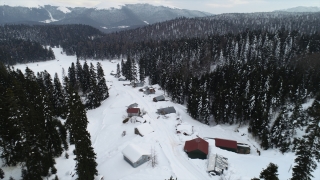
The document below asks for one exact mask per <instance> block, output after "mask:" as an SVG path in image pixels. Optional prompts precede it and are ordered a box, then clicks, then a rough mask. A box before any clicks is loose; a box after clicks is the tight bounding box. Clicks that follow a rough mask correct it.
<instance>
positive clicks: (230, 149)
mask: <svg viewBox="0 0 320 180" xmlns="http://www.w3.org/2000/svg"><path fill="white" fill-rule="evenodd" d="M217 147H218V148H221V149H224V150H227V151H232V152H237V151H238V150H237V149H233V148H226V147H222V146H217Z"/></svg>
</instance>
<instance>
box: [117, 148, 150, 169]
mask: <svg viewBox="0 0 320 180" xmlns="http://www.w3.org/2000/svg"><path fill="white" fill-rule="evenodd" d="M122 154H123V158H124V160H125V161H127V162H128V163H129V164H130V165H131V166H132V167H134V168H136V167H138V166H140V165H141V164H143V163H145V162H147V161H149V159H150V156H151V154H150V153H149V152H148V151H146V150H144V149H142V148H141V147H139V146H137V145H135V144H129V145H128V146H127V147H125V148H124V149H123V150H122Z"/></svg>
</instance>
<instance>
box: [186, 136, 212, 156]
mask: <svg viewBox="0 0 320 180" xmlns="http://www.w3.org/2000/svg"><path fill="white" fill-rule="evenodd" d="M184 151H185V152H186V153H187V154H188V157H189V158H192V159H197V158H198V159H207V155H208V152H209V143H208V142H207V141H205V140H203V139H202V138H199V137H198V138H196V139H192V140H190V141H186V142H185V145H184Z"/></svg>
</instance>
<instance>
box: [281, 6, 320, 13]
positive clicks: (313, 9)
mask: <svg viewBox="0 0 320 180" xmlns="http://www.w3.org/2000/svg"><path fill="white" fill-rule="evenodd" d="M278 11H285V12H320V7H305V6H298V7H294V8H289V9H282V10H277V11H275V12H278Z"/></svg>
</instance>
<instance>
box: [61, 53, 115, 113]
mask: <svg viewBox="0 0 320 180" xmlns="http://www.w3.org/2000/svg"><path fill="white" fill-rule="evenodd" d="M67 78H68V79H67V80H66V82H65V83H68V85H67V86H68V87H70V88H72V89H73V90H74V91H75V92H77V93H78V94H80V95H81V96H82V97H84V98H85V100H84V102H83V104H84V105H85V107H86V108H87V109H94V108H97V107H99V106H100V105H101V102H102V101H103V100H105V99H107V98H108V97H109V92H108V86H107V84H106V80H105V78H104V71H103V68H102V65H101V63H100V62H98V63H97V68H96V67H95V66H94V65H93V64H92V63H90V66H89V65H88V63H87V61H85V62H84V63H83V65H81V63H80V61H79V59H77V62H76V64H74V63H71V66H70V67H69V68H68V77H67Z"/></svg>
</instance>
